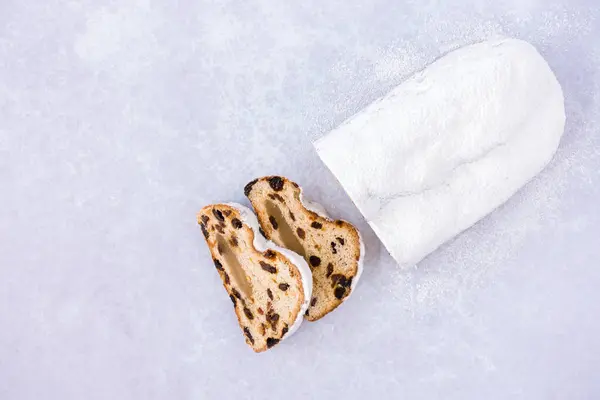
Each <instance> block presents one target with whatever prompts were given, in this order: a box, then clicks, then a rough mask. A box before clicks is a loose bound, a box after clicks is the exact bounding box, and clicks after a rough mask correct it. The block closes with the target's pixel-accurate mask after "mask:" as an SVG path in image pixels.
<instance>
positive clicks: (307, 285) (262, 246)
mask: <svg viewBox="0 0 600 400" xmlns="http://www.w3.org/2000/svg"><path fill="white" fill-rule="evenodd" d="M223 204H224V205H226V206H229V207H232V208H235V209H236V210H237V211H238V212H239V214H240V219H241V220H242V223H244V224H246V225H248V226H249V227H250V228H251V229H252V231H253V232H254V243H253V245H254V247H255V248H256V250H258V251H261V252H265V251H267V250H268V249H271V250H275V251H276V252H278V253H281V254H283V255H284V256H285V257H287V258H288V259H289V260H290V262H291V263H292V264H294V265H295V266H296V267H297V268H298V271H299V272H300V277H301V279H302V287H303V289H304V302H303V303H302V305H301V306H300V311H299V312H298V315H297V316H296V320H295V321H294V323H293V324H292V326H290V327H289V328H288V332H287V334H285V336H283V338H282V339H281V340H282V341H283V340H285V339H287V338H288V337H290V336H292V335H293V334H294V332H296V331H297V330H298V328H299V327H300V325H301V324H302V321H304V313H305V312H306V310H307V309H308V306H309V304H310V300H311V298H312V272H311V271H310V268H309V267H308V264H307V263H306V260H304V258H303V257H301V256H300V255H298V254H296V253H294V252H293V251H290V250H287V249H284V248H282V247H279V246H277V245H276V244H275V243H273V242H272V241H270V240H267V239H265V238H264V237H263V236H262V235H261V234H260V232H259V227H260V225H259V224H258V219H257V218H256V215H254V213H253V212H252V211H251V210H250V209H249V208H248V207H245V206H243V205H241V204H239V203H223Z"/></svg>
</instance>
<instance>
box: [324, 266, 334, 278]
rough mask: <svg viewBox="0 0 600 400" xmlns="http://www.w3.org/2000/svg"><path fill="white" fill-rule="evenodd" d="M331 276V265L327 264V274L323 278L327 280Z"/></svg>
mask: <svg viewBox="0 0 600 400" xmlns="http://www.w3.org/2000/svg"><path fill="white" fill-rule="evenodd" d="M331 274H333V264H332V263H329V264H327V274H326V275H325V276H326V277H327V278H329V277H330V276H331Z"/></svg>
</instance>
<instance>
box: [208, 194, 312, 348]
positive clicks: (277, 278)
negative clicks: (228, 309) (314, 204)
mask: <svg viewBox="0 0 600 400" xmlns="http://www.w3.org/2000/svg"><path fill="white" fill-rule="evenodd" d="M240 207H241V206H240ZM247 217H248V216H247V215H246V213H244V210H242V209H241V208H239V207H236V206H235V205H232V204H214V205H210V206H206V207H204V208H203V209H202V210H201V211H200V212H199V213H198V224H199V225H200V228H201V231H202V233H203V236H204V238H205V239H206V242H207V244H208V247H209V250H210V252H211V255H212V258H213V262H214V264H215V267H216V269H217V271H218V273H219V275H220V277H221V280H222V282H223V286H224V287H225V290H226V291H227V293H228V294H229V298H230V299H231V301H232V303H233V306H234V310H235V313H236V316H237V319H238V322H239V325H240V328H241V330H242V332H243V334H244V337H245V339H246V343H248V345H249V346H250V347H252V349H253V350H254V351H256V352H262V351H265V350H267V349H269V348H271V347H273V346H275V345H276V344H278V343H279V342H280V341H281V340H283V339H284V338H286V337H288V336H289V335H291V333H293V331H294V330H296V329H297V327H298V325H299V324H300V323H301V322H302V314H303V312H304V310H305V309H306V307H307V303H308V301H307V298H306V297H307V296H308V297H310V288H307V287H306V285H305V284H303V276H304V275H305V273H304V272H303V271H302V269H303V268H302V267H303V266H302V265H301V266H300V268H299V267H298V266H297V265H296V264H295V263H294V262H296V263H298V260H294V262H292V261H291V260H290V259H289V258H288V257H286V256H285V255H284V254H282V253H285V251H282V252H280V251H277V247H276V246H274V247H275V248H268V247H265V248H264V249H263V248H261V249H257V248H256V246H255V243H256V242H259V241H260V240H257V239H258V238H257V237H256V235H258V234H257V233H255V232H254V229H253V228H252V227H251V225H250V224H249V223H248V221H247V219H248V218H247ZM280 250H281V249H280ZM300 262H301V263H304V264H305V262H304V260H302V259H300ZM304 267H305V268H306V269H307V270H308V267H307V266H306V265H304ZM308 279H309V280H310V276H309V277H308Z"/></svg>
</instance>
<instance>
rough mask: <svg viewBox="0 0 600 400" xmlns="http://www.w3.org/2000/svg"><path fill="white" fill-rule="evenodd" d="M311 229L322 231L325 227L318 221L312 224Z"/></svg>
mask: <svg viewBox="0 0 600 400" xmlns="http://www.w3.org/2000/svg"><path fill="white" fill-rule="evenodd" d="M310 226H311V227H313V228H315V229H321V228H322V227H323V224H322V223H320V222H317V221H313V223H312V224H310Z"/></svg>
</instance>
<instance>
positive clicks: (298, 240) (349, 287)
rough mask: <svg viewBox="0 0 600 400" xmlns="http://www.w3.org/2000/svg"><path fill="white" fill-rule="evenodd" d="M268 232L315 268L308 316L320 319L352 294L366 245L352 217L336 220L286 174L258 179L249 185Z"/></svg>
mask: <svg viewBox="0 0 600 400" xmlns="http://www.w3.org/2000/svg"><path fill="white" fill-rule="evenodd" d="M244 194H245V195H246V196H247V197H248V199H249V200H250V202H251V203H252V207H253V208H254V211H255V212H256V214H257V216H258V221H259V223H260V225H261V228H262V233H263V234H264V235H265V237H266V238H267V239H270V240H272V241H273V242H275V243H276V244H277V245H279V246H282V247H285V248H287V249H290V250H293V251H294V252H296V253H298V254H300V255H301V256H302V257H304V259H305V260H306V261H307V262H308V265H309V266H310V268H311V270H312V276H313V281H312V282H313V291H312V298H311V300H310V306H309V308H308V310H307V311H306V319H308V320H309V321H316V320H318V319H320V318H322V317H323V316H325V315H326V314H328V313H329V312H331V311H333V310H334V309H335V308H336V307H338V306H339V305H340V304H341V303H342V302H343V301H344V300H346V299H347V298H348V296H350V294H351V293H352V292H353V290H354V287H355V286H356V283H357V281H358V279H359V277H360V274H361V272H362V261H363V256H364V245H363V242H362V239H361V237H360V233H359V232H358V230H357V229H356V228H355V227H354V226H353V225H352V224H350V223H349V222H346V221H342V220H332V219H330V218H329V217H328V216H327V214H326V213H325V211H324V210H323V208H322V207H321V206H319V205H317V204H315V203H310V202H308V201H306V200H304V199H303V196H302V189H301V188H300V187H299V186H298V185H297V184H296V183H294V182H292V181H290V180H289V179H287V178H284V177H280V176H267V177H263V178H259V179H255V180H253V181H252V182H250V183H248V184H247V185H246V187H245V188H244Z"/></svg>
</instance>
